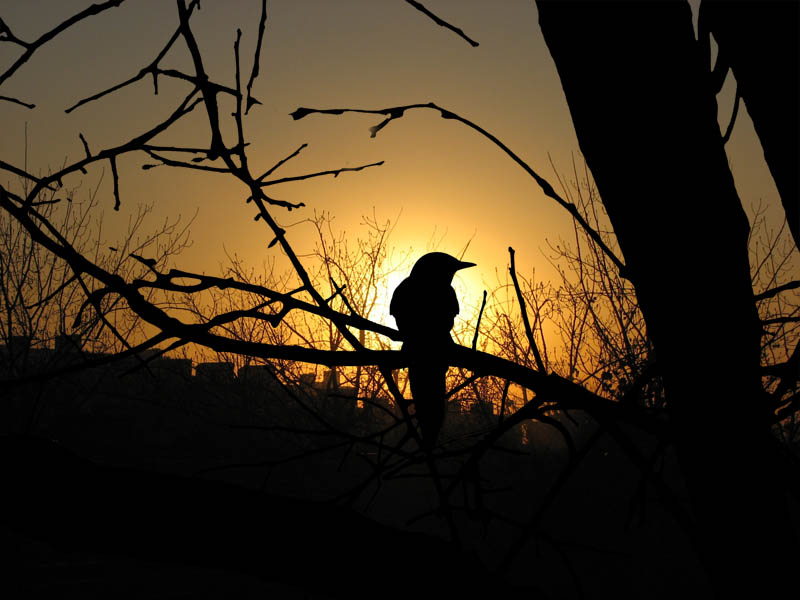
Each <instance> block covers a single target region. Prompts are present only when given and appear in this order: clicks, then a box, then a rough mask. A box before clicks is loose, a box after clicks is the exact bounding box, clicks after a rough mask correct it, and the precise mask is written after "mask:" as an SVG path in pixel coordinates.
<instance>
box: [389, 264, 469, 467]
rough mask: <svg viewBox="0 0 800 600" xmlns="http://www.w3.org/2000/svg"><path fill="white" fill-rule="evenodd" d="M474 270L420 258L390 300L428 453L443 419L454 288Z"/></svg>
mask: <svg viewBox="0 0 800 600" xmlns="http://www.w3.org/2000/svg"><path fill="white" fill-rule="evenodd" d="M472 266H475V263H471V262H463V261H460V260H458V259H457V258H455V257H454V256H450V255H449V254H445V253H444V252H430V253H429V254H426V255H424V256H422V257H421V258H420V259H419V260H418V261H417V262H416V263H415V264H414V267H413V268H412V269H411V273H410V274H409V276H408V277H406V278H405V279H404V280H403V281H402V282H401V283H400V285H398V286H397V288H396V289H395V291H394V293H393V294H392V300H391V302H390V304H389V314H391V315H392V316H393V317H394V320H395V322H396V323H397V328H398V329H399V330H400V333H402V334H403V349H402V351H403V352H404V353H406V355H407V360H408V380H409V384H410V386H411V396H412V399H413V403H414V412H415V415H416V419H417V424H418V426H419V429H420V436H421V438H422V444H423V447H424V448H425V450H426V451H430V450H432V449H433V447H434V445H435V444H436V439H437V438H438V436H439V431H440V430H441V428H442V423H443V422H444V415H445V408H446V402H445V394H446V393H447V387H446V381H445V376H446V374H447V367H448V364H447V349H448V347H449V346H451V345H452V344H453V338H451V337H450V330H451V329H452V328H453V322H454V321H455V317H456V315H457V314H458V298H457V297H456V292H455V290H454V289H453V287H452V286H451V285H450V284H451V283H452V281H453V275H455V273H456V271H459V270H461V269H465V268H467V267H472Z"/></svg>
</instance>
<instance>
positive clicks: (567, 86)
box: [537, 0, 797, 596]
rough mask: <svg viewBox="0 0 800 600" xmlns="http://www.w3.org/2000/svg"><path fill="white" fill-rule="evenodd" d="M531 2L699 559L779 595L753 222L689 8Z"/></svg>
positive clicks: (778, 522) (725, 589)
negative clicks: (629, 303) (646, 354)
mask: <svg viewBox="0 0 800 600" xmlns="http://www.w3.org/2000/svg"><path fill="white" fill-rule="evenodd" d="M537 6H538V9H539V22H540V25H541V29H542V32H543V34H544V37H545V41H546V42H547V45H548V48H549V49H550V52H551V54H552V56H553V59H554V61H555V64H556V67H557V69H558V73H559V76H560V78H561V82H562V85H563V88H564V92H565V95H566V99H567V102H568V104H569V108H570V112H571V115H572V119H573V123H574V125H575V130H576V133H577V137H578V141H579V143H580V147H581V151H582V152H583V154H584V157H585V159H586V161H587V164H588V166H589V168H590V169H591V171H592V174H593V176H594V179H595V182H596V184H597V188H598V190H599V192H600V195H601V197H602V199H603V204H604V206H605V208H606V210H607V212H608V215H609V218H610V220H611V223H612V226H613V228H614V232H615V234H616V236H617V239H618V241H619V245H620V248H621V250H622V252H623V254H624V256H625V262H626V270H627V272H626V273H625V274H624V275H625V276H626V277H627V278H628V279H630V280H631V282H632V283H633V285H634V286H635V289H636V294H637V298H638V300H639V303H640V307H641V309H642V312H643V314H644V317H645V320H646V323H647V328H648V335H649V336H650V337H651V339H652V340H653V344H654V347H655V354H656V360H657V361H658V363H659V366H660V369H661V372H662V374H663V378H664V385H665V392H666V395H667V401H668V406H669V409H670V412H671V416H672V427H673V433H674V437H675V443H676V446H677V450H678V455H679V457H680V462H681V469H682V472H683V474H684V479H685V481H686V485H687V488H688V490H689V494H690V501H691V505H692V511H693V514H694V518H695V520H696V524H697V533H698V539H699V540H700V542H699V548H698V550H699V553H700V556H701V559H702V560H703V561H704V563H705V564H706V566H707V569H708V572H709V575H710V577H711V579H712V582H713V583H714V585H715V586H716V588H717V589H718V590H719V593H720V595H723V596H724V595H727V594H729V593H731V592H732V591H734V590H739V591H740V590H742V589H749V590H751V591H753V592H755V591H759V590H763V588H764V586H770V585H772V586H778V585H779V582H778V581H776V580H775V579H774V577H773V576H772V574H773V573H775V572H778V573H779V572H780V570H781V568H788V566H789V565H790V564H792V559H794V558H796V557H797V546H796V542H795V541H794V539H793V537H792V535H788V532H789V531H790V530H791V525H790V524H789V522H788V510H787V506H786V496H785V491H784V488H783V486H782V485H781V481H780V476H779V472H778V466H777V465H778V462H777V460H776V459H775V456H774V455H775V444H774V441H773V440H772V438H771V436H770V432H769V425H768V420H767V415H768V411H767V407H766V405H765V403H764V399H763V394H762V390H761V382H760V375H759V359H760V350H759V342H760V337H759V336H760V326H759V319H758V314H757V311H756V307H755V302H754V299H753V291H752V286H751V283H750V273H749V261H748V253H747V235H748V229H749V224H748V221H747V217H746V215H745V212H744V210H743V208H742V205H741V202H740V200H739V198H738V196H737V193H736V189H735V187H734V182H733V177H732V175H731V172H730V170H729V168H728V164H727V158H726V155H725V150H724V146H723V143H722V139H721V135H720V131H719V127H718V125H717V116H716V115H717V111H716V108H717V107H716V99H715V95H714V93H713V91H712V90H711V86H710V85H709V73H708V71H707V69H706V68H705V66H704V65H703V62H702V59H701V53H700V48H699V45H698V43H697V41H696V40H695V38H694V32H693V28H692V16H691V10H690V8H689V5H688V4H687V3H685V2H659V3H650V2H641V3H632V2H622V3H605V2H602V3H601V2H587V3H576V2H550V1H542V0H539V1H538V2H537ZM787 539H789V540H792V542H791V544H790V550H789V553H788V554H787V552H786V551H785V550H784V544H785V542H786V540H787ZM776 589H777V588H776Z"/></svg>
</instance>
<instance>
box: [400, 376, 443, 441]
mask: <svg viewBox="0 0 800 600" xmlns="http://www.w3.org/2000/svg"><path fill="white" fill-rule="evenodd" d="M446 375H447V366H446V365H445V366H441V365H438V364H417V365H413V366H410V367H409V369H408V382H409V385H410V386H411V396H412V397H413V402H414V411H415V414H416V417H417V425H418V426H419V429H420V436H421V437H422V445H423V448H424V449H425V451H427V452H430V451H431V450H432V449H433V448H434V446H435V445H436V440H437V439H438V437H439V432H440V431H441V429H442V424H443V423H444V414H445V409H446V401H445V394H446V393H447V383H446Z"/></svg>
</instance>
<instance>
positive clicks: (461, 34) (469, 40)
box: [406, 0, 479, 48]
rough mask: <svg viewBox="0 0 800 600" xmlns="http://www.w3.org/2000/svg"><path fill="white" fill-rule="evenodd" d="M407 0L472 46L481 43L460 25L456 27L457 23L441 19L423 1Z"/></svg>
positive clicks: (474, 46)
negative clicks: (452, 23) (460, 27)
mask: <svg viewBox="0 0 800 600" xmlns="http://www.w3.org/2000/svg"><path fill="white" fill-rule="evenodd" d="M406 2H408V3H409V4H410V5H411V6H413V7H414V8H416V9H417V10H418V11H419V12H421V13H422V14H424V15H425V16H427V17H428V18H430V19H431V20H432V21H433V22H434V23H436V24H437V25H439V26H440V27H444V28H446V29H449V30H450V31H452V32H453V33H455V34H456V35H458V36H459V37H461V38H463V39H464V40H465V41H466V42H467V43H468V44H469V45H470V46H472V47H473V48H476V47H477V46H478V45H479V44H478V42H476V41H475V40H473V39H472V38H470V37H469V36H468V35H467V34H466V33H464V32H463V31H462V30H461V29H459V28H458V27H456V26H455V25H451V24H450V23H448V22H447V21H445V20H444V19H441V18H439V17H438V16H436V15H435V14H434V13H432V12H431V11H429V10H428V9H427V8H425V7H424V6H423V5H422V3H420V2H416V0H406Z"/></svg>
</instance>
